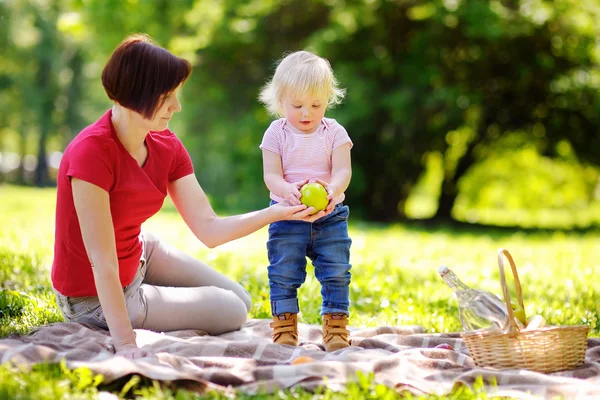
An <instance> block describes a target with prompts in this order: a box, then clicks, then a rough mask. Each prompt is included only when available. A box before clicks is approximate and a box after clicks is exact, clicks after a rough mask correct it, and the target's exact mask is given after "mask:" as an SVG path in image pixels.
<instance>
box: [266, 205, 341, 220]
mask: <svg viewBox="0 0 600 400" xmlns="http://www.w3.org/2000/svg"><path fill="white" fill-rule="evenodd" d="M269 208H270V209H272V210H273V212H275V221H283V220H288V221H304V222H314V221H316V220H318V219H319V218H322V217H324V216H326V215H328V214H330V213H331V211H329V212H327V211H326V210H321V211H319V212H318V213H315V214H311V213H314V212H315V208H314V207H306V206H305V205H304V204H301V205H299V206H292V205H290V204H288V203H284V202H282V203H277V204H273V205H272V206H270V207H269Z"/></svg>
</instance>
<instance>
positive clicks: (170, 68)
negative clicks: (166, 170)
mask: <svg viewBox="0 0 600 400" xmlns="http://www.w3.org/2000/svg"><path fill="white" fill-rule="evenodd" d="M191 71H192V67H191V65H190V63H189V62H188V61H187V60H184V59H183V58H179V57H177V56H174V55H173V54H171V53H170V52H169V51H168V50H165V49H163V48H162V47H160V46H157V45H156V44H154V42H153V41H152V39H151V38H150V37H148V36H146V35H139V34H136V35H131V36H129V37H127V38H126V39H125V40H123V42H121V44H120V45H119V46H118V47H117V48H116V49H115V51H114V52H113V54H112V55H111V56H110V59H109V60H108V62H107V63H106V66H105V67H104V70H103V71H102V86H104V90H105V91H106V94H107V95H108V98H109V99H111V100H112V101H114V102H116V103H119V104H120V105H122V106H123V107H125V108H129V109H130V110H133V111H136V112H138V113H140V114H142V115H143V116H144V117H145V118H147V119H151V118H152V117H153V116H154V114H155V113H156V111H157V110H158V108H160V106H162V105H163V104H164V101H165V100H166V96H163V95H166V94H169V93H171V92H172V91H173V90H175V89H177V87H179V85H181V84H182V83H183V82H185V80H186V79H187V78H188V77H189V76H190V73H191Z"/></svg>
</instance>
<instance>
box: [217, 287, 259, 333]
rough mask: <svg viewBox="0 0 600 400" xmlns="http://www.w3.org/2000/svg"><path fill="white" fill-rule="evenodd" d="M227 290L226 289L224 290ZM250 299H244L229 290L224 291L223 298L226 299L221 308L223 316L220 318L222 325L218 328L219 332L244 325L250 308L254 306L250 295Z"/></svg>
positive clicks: (235, 329) (234, 329)
mask: <svg viewBox="0 0 600 400" xmlns="http://www.w3.org/2000/svg"><path fill="white" fill-rule="evenodd" d="M224 291H225V290H224ZM247 297H248V299H242V298H240V297H239V296H238V295H237V294H235V293H233V292H231V291H227V293H223V296H222V299H223V300H224V301H223V303H222V306H221V307H220V308H219V310H220V312H221V313H222V316H223V318H219V320H220V323H219V324H218V325H220V326H219V327H218V328H217V330H218V331H219V332H218V333H217V334H220V333H225V332H231V331H237V330H239V329H241V328H242V326H244V324H245V323H246V320H247V319H248V310H249V309H250V307H251V306H252V302H251V301H250V296H249V295H248V296H247Z"/></svg>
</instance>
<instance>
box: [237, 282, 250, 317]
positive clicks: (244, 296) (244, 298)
mask: <svg viewBox="0 0 600 400" xmlns="http://www.w3.org/2000/svg"><path fill="white" fill-rule="evenodd" d="M242 290H243V293H242V294H241V296H239V297H240V299H242V302H243V303H244V305H245V306H246V314H247V313H249V312H250V310H252V296H250V292H248V291H247V290H246V289H245V288H244V287H243V286H242Z"/></svg>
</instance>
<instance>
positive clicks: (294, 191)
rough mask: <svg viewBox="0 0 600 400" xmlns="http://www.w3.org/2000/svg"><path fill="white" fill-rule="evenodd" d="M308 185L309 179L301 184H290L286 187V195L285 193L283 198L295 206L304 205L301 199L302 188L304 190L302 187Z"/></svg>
mask: <svg viewBox="0 0 600 400" xmlns="http://www.w3.org/2000/svg"><path fill="white" fill-rule="evenodd" d="M307 183H308V179H305V180H303V181H300V182H293V183H288V184H287V185H286V186H285V189H284V193H283V198H284V199H285V201H287V202H288V203H289V204H291V205H293V206H298V205H300V204H302V202H301V201H300V197H301V194H300V188H302V186H304V185H306V184H307Z"/></svg>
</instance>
